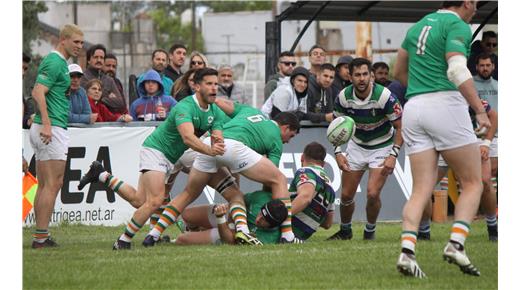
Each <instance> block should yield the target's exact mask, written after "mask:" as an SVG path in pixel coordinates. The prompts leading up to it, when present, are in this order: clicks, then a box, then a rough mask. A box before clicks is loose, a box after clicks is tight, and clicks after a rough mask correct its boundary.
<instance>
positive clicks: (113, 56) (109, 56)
mask: <svg viewBox="0 0 520 290" xmlns="http://www.w3.org/2000/svg"><path fill="white" fill-rule="evenodd" d="M107 58H108V59H115V60H116V61H117V57H116V56H115V55H114V54H113V53H110V52H109V53H107V54H106V55H105V59H107Z"/></svg>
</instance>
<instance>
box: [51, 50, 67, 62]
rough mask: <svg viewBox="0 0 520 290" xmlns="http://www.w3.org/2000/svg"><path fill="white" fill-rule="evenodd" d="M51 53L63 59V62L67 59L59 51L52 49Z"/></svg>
mask: <svg viewBox="0 0 520 290" xmlns="http://www.w3.org/2000/svg"><path fill="white" fill-rule="evenodd" d="M51 52H54V53H55V54H57V55H59V56H60V57H61V58H63V60H64V61H67V59H66V58H65V57H64V56H63V54H61V53H60V52H59V51H57V50H55V49H53V50H52V51H51Z"/></svg>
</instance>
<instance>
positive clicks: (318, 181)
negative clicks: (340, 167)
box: [289, 165, 336, 240]
mask: <svg viewBox="0 0 520 290" xmlns="http://www.w3.org/2000/svg"><path fill="white" fill-rule="evenodd" d="M306 183H310V184H312V185H314V197H313V198H312V201H311V203H310V204H309V205H308V206H307V207H306V208H305V209H304V210H303V211H301V212H299V213H297V214H296V215H294V216H293V218H292V229H293V232H294V235H295V236H296V237H297V238H299V239H302V240H306V239H308V238H309V237H310V236H312V234H314V233H315V232H316V230H318V228H319V227H320V225H321V224H322V223H323V222H324V221H325V220H326V219H327V216H328V214H329V212H330V211H333V210H334V200H335V198H336V195H335V192H334V189H333V188H332V184H331V181H330V178H329V177H328V176H327V173H325V170H324V169H323V167H321V166H317V165H311V166H309V167H302V168H300V169H298V170H297V171H296V172H295V173H294V179H293V180H292V182H291V185H290V186H289V192H291V200H294V199H295V198H296V196H297V195H298V193H297V191H298V187H299V186H300V185H303V184H306Z"/></svg>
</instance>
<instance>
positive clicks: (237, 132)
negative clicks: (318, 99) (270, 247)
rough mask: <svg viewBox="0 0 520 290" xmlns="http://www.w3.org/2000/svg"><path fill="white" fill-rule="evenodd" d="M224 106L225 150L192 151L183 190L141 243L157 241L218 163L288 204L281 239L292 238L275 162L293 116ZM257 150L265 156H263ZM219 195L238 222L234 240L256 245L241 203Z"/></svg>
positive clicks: (292, 128)
mask: <svg viewBox="0 0 520 290" xmlns="http://www.w3.org/2000/svg"><path fill="white" fill-rule="evenodd" d="M231 104H232V103H231ZM230 108H231V110H232V112H226V113H227V114H228V115H230V116H231V117H232V119H231V120H230V121H229V122H227V123H226V124H225V125H224V133H223V135H224V140H223V142H224V143H225V144H226V153H225V154H224V155H222V156H218V157H217V156H209V155H204V154H198V155H197V157H196V159H195V162H194V164H193V168H192V169H191V170H190V175H189V178H188V184H187V185H186V188H185V189H184V191H183V192H182V193H180V194H179V195H177V196H176V197H175V198H174V199H173V200H172V201H171V202H170V204H169V206H167V207H166V208H165V210H164V211H163V214H162V215H161V218H160V219H159V221H158V223H157V225H156V226H155V228H154V229H153V230H152V231H150V233H149V234H148V236H147V237H146V238H145V240H144V242H143V244H144V245H153V244H154V243H155V241H157V239H158V237H159V236H160V235H161V233H162V232H163V231H164V230H165V229H166V227H168V226H169V225H170V224H172V223H174V222H175V221H176V220H177V218H178V216H179V215H180V213H182V211H183V210H184V208H186V206H188V205H189V204H190V203H191V202H193V201H194V200H195V199H196V198H197V197H198V196H199V195H200V193H201V192H202V190H203V188H204V186H206V184H207V183H208V180H210V178H211V177H212V176H213V175H214V173H216V172H217V170H218V168H220V167H228V168H229V170H230V171H231V173H234V174H235V173H240V174H241V175H244V176H246V177H247V178H249V179H252V180H254V181H257V182H260V183H262V184H264V185H266V186H268V187H270V188H271V189H272V191H273V196H274V197H275V198H280V199H281V200H282V201H284V203H285V204H286V205H288V212H289V214H288V218H287V220H286V221H285V222H284V223H283V224H282V228H284V229H286V235H292V236H289V237H285V239H286V240H287V241H292V240H293V238H294V235H293V233H292V229H291V228H290V218H291V212H290V199H289V192H288V191H287V181H286V178H285V176H284V175H283V174H282V173H281V172H280V170H279V169H278V168H277V166H278V163H279V162H280V157H281V154H282V143H287V142H289V140H290V139H291V138H292V137H294V136H295V135H296V134H297V132H298V130H299V122H298V119H297V117H296V116H295V115H294V114H292V113H288V112H284V113H281V114H280V116H279V117H277V118H275V120H274V121H271V120H269V119H267V118H266V117H265V116H264V115H263V114H262V113H261V112H260V111H259V110H258V109H255V108H252V107H250V106H247V105H242V104H234V105H232V106H230ZM224 111H226V110H224ZM210 142H212V141H211V140H210V139H209V138H206V139H205V140H204V143H205V144H210ZM261 154H266V155H267V157H268V158H269V159H267V158H266V157H263V156H262V155H261ZM224 198H225V199H226V200H228V201H229V202H230V203H231V206H230V207H231V212H232V217H233V219H234V220H235V221H238V222H236V225H237V238H238V239H241V240H244V239H242V238H245V240H246V242H247V243H252V244H254V243H256V241H255V238H254V237H253V236H251V235H249V228H248V226H247V220H246V219H247V218H246V216H247V215H246V210H245V206H244V202H243V201H242V200H237V199H235V198H229V196H226V195H224Z"/></svg>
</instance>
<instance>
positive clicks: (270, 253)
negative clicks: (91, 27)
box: [23, 221, 498, 289]
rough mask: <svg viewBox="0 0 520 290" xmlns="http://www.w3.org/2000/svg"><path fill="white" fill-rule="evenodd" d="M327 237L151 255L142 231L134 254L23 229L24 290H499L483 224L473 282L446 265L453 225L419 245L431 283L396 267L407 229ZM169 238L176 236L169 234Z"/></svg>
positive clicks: (63, 231) (476, 228)
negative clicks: (38, 236) (37, 240)
mask: <svg viewBox="0 0 520 290" xmlns="http://www.w3.org/2000/svg"><path fill="white" fill-rule="evenodd" d="M337 227H338V226H337V225H334V226H333V228H332V229H330V230H328V231H325V230H321V231H319V232H318V233H316V234H315V235H314V236H313V237H312V239H311V240H309V241H308V242H307V243H306V244H303V245H267V246H262V247H249V246H229V245H225V246H189V247H180V246H175V245H173V244H167V245H164V244H163V245H159V246H156V247H153V248H144V247H143V246H142V245H141V242H142V240H143V238H144V236H145V232H146V231H144V230H142V231H141V232H140V233H139V234H138V235H137V236H136V237H135V238H134V243H133V244H132V247H133V248H132V250H130V251H120V252H117V251H113V250H112V244H113V242H114V241H115V240H116V239H117V237H118V236H119V235H120V234H121V233H122V230H123V226H121V227H100V226H83V225H61V226H59V227H54V228H51V233H52V235H53V237H54V239H55V240H56V241H57V242H58V243H59V244H60V247H59V248H53V249H42V250H33V249H31V247H30V246H31V233H32V230H33V229H32V228H24V229H23V288H24V289H497V288H498V244H497V243H491V242H489V241H488V240H487V231H486V225H485V222H484V221H477V222H475V223H474V224H472V232H471V234H470V237H469V239H468V242H467V244H466V245H467V250H466V251H467V253H468V255H469V256H470V258H471V260H472V262H473V264H475V265H476V266H477V267H478V268H479V269H480V272H481V274H482V276H481V277H473V276H467V275H464V274H462V272H460V270H459V268H458V267H457V266H454V265H450V264H448V263H446V262H444V261H443V260H442V249H443V247H444V245H445V243H446V241H447V237H448V235H449V227H450V224H433V226H432V240H431V241H419V242H418V245H417V250H418V256H417V258H418V262H419V264H420V266H421V268H422V269H423V271H424V272H425V273H426V275H428V278H427V279H424V280H419V279H413V278H409V277H403V276H401V274H399V273H398V272H397V270H396V268H395V263H396V261H397V256H398V254H399V250H400V244H399V237H400V231H401V225H400V224H398V223H379V224H378V227H377V238H376V240H375V241H371V242H367V241H363V240H362V230H363V224H361V223H356V224H354V226H353V230H354V238H353V240H351V241H327V242H326V241H324V239H325V238H326V237H328V236H329V235H331V234H333V233H334V232H335V231H336V230H337ZM166 233H167V234H170V235H172V234H176V233H177V232H176V230H173V227H172V228H171V229H168V230H167V231H166Z"/></svg>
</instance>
